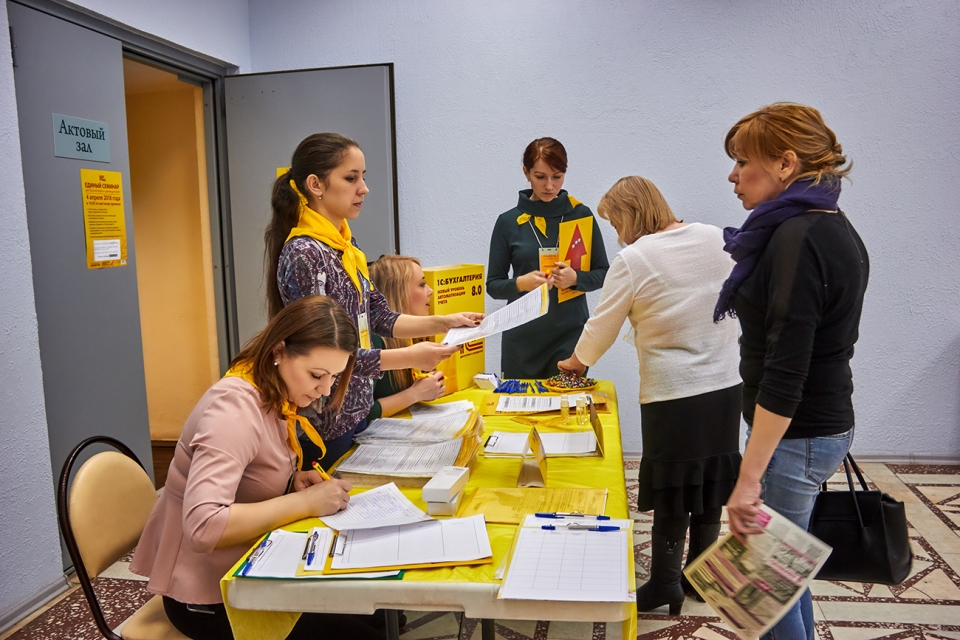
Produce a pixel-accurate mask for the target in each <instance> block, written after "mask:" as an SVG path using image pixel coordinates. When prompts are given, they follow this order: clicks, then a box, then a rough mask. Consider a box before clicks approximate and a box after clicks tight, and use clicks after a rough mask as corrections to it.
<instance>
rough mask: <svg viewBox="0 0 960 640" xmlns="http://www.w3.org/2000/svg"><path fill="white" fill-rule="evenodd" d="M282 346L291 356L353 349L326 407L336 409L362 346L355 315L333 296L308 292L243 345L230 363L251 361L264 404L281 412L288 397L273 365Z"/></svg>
mask: <svg viewBox="0 0 960 640" xmlns="http://www.w3.org/2000/svg"><path fill="white" fill-rule="evenodd" d="M281 343H282V344H283V346H282V347H281V348H282V349H283V351H284V353H286V354H287V355H289V356H293V357H297V356H305V355H307V354H308V353H310V352H311V351H313V350H314V349H316V348H318V347H323V348H327V349H336V350H338V351H346V352H348V353H350V358H349V359H348V360H347V366H346V368H345V369H344V370H343V371H342V372H341V373H340V376H339V379H340V383H339V384H337V385H336V389H334V390H333V393H332V394H331V396H330V399H329V401H328V402H326V403H325V405H324V408H325V409H328V410H336V409H339V408H340V405H341V404H342V403H343V397H344V396H345V395H346V393H347V386H348V385H347V381H348V380H349V379H350V376H351V375H352V374H353V365H354V362H355V360H356V357H357V349H358V348H359V347H360V336H359V335H358V333H357V327H356V325H354V324H353V319H352V318H351V317H350V315H349V314H348V313H347V312H346V311H345V310H344V308H343V307H341V306H340V303H338V302H337V301H336V300H334V299H333V298H328V297H327V296H307V297H306V298H300V299H299V300H296V301H294V302H291V303H290V304H289V305H288V306H286V307H285V308H283V309H281V310H280V311H279V312H278V313H277V314H276V315H275V316H273V318H271V319H270V322H268V323H267V326H266V327H265V328H264V329H263V331H261V332H260V333H258V334H257V335H255V336H254V337H253V338H251V339H250V341H249V342H247V344H245V345H244V347H243V350H242V351H240V353H238V354H237V357H235V358H234V359H233V362H231V363H230V366H231V367H235V366H237V365H238V364H240V363H244V362H246V363H249V364H250V365H251V367H252V375H253V382H254V384H256V385H257V388H258V389H260V396H261V398H262V399H263V406H264V407H265V408H266V407H270V408H272V409H274V410H275V411H276V412H277V415H280V409H281V407H282V406H283V402H284V400H286V399H287V397H286V391H287V389H286V385H284V383H283V378H281V377H280V374H279V373H277V367H276V366H274V364H273V363H274V361H275V355H274V353H275V351H276V349H277V347H278V346H280V345H281Z"/></svg>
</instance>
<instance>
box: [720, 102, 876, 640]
mask: <svg viewBox="0 0 960 640" xmlns="http://www.w3.org/2000/svg"><path fill="white" fill-rule="evenodd" d="M726 152H727V155H729V156H730V157H731V158H732V159H733V160H734V161H735V163H736V164H735V165H734V167H733V171H732V172H731V173H730V176H729V178H728V179H729V180H730V182H732V183H733V185H734V188H733V190H734V193H736V194H737V197H738V198H739V199H740V201H741V202H742V203H743V207H744V209H747V210H749V211H751V213H750V215H749V216H748V217H747V219H746V221H745V222H744V223H743V225H742V226H741V227H740V228H739V229H735V228H732V227H731V228H727V229H726V230H725V231H724V239H725V240H726V245H725V247H724V248H725V249H726V250H727V251H728V252H729V253H730V254H731V255H732V256H733V259H734V260H735V261H736V262H737V264H736V266H735V267H734V268H733V271H732V273H731V274H730V277H729V278H728V279H727V281H726V282H725V283H724V285H723V288H722V290H721V292H720V299H719V300H718V302H717V306H716V309H715V311H714V321H715V322H720V321H724V317H725V316H730V317H736V318H738V319H739V320H740V326H741V331H742V335H741V338H740V375H741V377H742V378H743V417H744V420H745V421H746V422H747V424H748V425H749V427H750V429H749V430H748V440H747V447H746V451H745V452H744V454H743V462H742V464H741V466H740V476H739V478H738V480H737V484H736V486H735V488H734V490H733V494H732V495H731V496H730V499H729V501H728V502H727V510H728V516H729V519H730V529H731V530H732V531H733V533H734V534H735V535H736V536H737V537H738V538H740V539H741V540H743V539H744V536H746V535H750V534H752V533H759V532H760V528H759V526H758V525H757V523H756V517H757V513H758V508H759V506H760V504H762V503H765V504H767V505H768V506H769V507H771V508H772V509H774V510H775V511H777V512H778V513H780V514H782V515H783V516H785V517H787V518H789V519H790V520H791V521H792V522H794V523H795V524H797V525H798V526H800V527H801V528H803V529H806V528H807V524H808V522H809V520H810V513H811V511H812V510H813V503H814V500H815V499H816V496H817V492H818V490H819V486H820V484H821V483H822V482H824V481H826V479H827V478H829V477H830V476H831V475H833V473H834V472H835V471H836V470H837V468H838V466H839V465H840V463H841V462H842V461H843V458H844V456H845V455H846V453H847V451H848V449H849V448H850V444H851V442H852V441H853V426H854V415H853V404H852V402H851V395H852V393H853V376H852V373H851V370H850V359H851V358H852V357H853V345H854V343H855V342H856V341H857V337H858V332H859V325H860V312H861V309H862V307H863V295H864V291H865V290H866V288H867V278H868V275H869V268H870V267H869V260H868V257H867V251H866V248H865V247H864V245H863V242H862V241H861V239H860V236H859V235H857V232H856V231H855V230H854V228H853V225H851V224H850V221H849V220H847V217H846V215H844V213H843V211H841V210H840V209H839V207H838V204H837V201H838V199H839V196H840V179H841V178H842V177H843V176H845V175H847V173H848V172H849V171H850V165H849V164H848V163H847V160H846V158H845V157H844V156H843V150H842V148H841V146H840V143H838V142H837V138H836V135H835V134H834V133H833V131H832V130H831V129H830V128H829V127H827V125H826V124H825V123H824V121H823V117H822V116H821V115H820V112H818V111H817V110H816V109H814V108H812V107H807V106H804V105H798V104H790V103H777V104H772V105H770V106H768V107H764V108H762V109H760V110H758V111H755V112H754V113H751V114H750V115H748V116H746V117H744V118H742V119H741V120H740V121H739V122H738V123H737V124H735V125H734V126H733V128H731V129H730V131H729V132H728V133H727V138H726ZM726 322H730V320H726ZM764 637H765V638H772V639H776V640H782V639H786V638H789V639H794V638H796V639H804V638H806V639H809V640H812V639H813V638H814V624H813V603H812V601H811V598H810V592H809V591H806V592H805V593H804V594H803V596H802V597H801V598H800V600H799V601H798V602H797V603H796V604H795V605H794V606H793V607H792V608H791V610H790V611H789V612H788V613H787V614H786V616H784V618H783V619H781V620H780V622H778V623H777V624H776V625H775V626H774V627H773V628H772V629H771V630H770V632H768V633H767V634H766V635H765V636H764Z"/></svg>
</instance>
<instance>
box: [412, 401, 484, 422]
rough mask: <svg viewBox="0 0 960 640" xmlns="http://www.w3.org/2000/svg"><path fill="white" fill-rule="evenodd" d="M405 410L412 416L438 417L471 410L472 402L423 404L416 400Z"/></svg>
mask: <svg viewBox="0 0 960 640" xmlns="http://www.w3.org/2000/svg"><path fill="white" fill-rule="evenodd" d="M407 410H408V411H409V412H410V415H412V416H413V417H414V418H438V417H440V416H446V415H450V414H451V413H460V412H463V411H467V412H469V411H473V403H472V402H470V401H469V400H457V401H456V402H441V403H438V404H424V403H422V402H418V403H416V404H414V405H411V406H410V408H409V409H407Z"/></svg>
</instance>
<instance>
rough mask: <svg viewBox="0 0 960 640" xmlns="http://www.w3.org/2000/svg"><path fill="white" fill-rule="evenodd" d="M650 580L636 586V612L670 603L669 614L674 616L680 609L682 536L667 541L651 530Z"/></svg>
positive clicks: (681, 604)
mask: <svg viewBox="0 0 960 640" xmlns="http://www.w3.org/2000/svg"><path fill="white" fill-rule="evenodd" d="M650 535H651V538H652V547H651V551H652V553H651V559H650V579H649V580H648V581H647V582H646V583H644V584H643V586H641V587H639V588H637V611H652V610H653V609H656V608H657V607H662V606H663V605H665V604H667V605H670V615H672V616H678V615H680V611H681V609H682V608H683V587H681V586H680V561H681V560H682V559H683V538H684V536H683V535H682V534H681V536H680V537H679V538H678V539H675V540H668V539H667V537H666V536H663V535H661V534H659V533H657V532H656V531H653V532H651V534H650Z"/></svg>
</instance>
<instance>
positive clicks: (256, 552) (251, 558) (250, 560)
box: [240, 537, 270, 576]
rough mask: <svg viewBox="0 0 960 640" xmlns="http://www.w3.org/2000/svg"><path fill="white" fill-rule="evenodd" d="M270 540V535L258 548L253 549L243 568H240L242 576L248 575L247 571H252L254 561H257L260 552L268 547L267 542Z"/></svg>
mask: <svg viewBox="0 0 960 640" xmlns="http://www.w3.org/2000/svg"><path fill="white" fill-rule="evenodd" d="M269 540H270V538H269V537H267V538H264V539H263V541H262V542H261V543H260V544H259V545H257V548H256V549H254V550H253V553H251V554H250V555H249V556H248V557H247V562H246V564H244V565H243V569H241V570H240V575H241V576H245V575H247V572H248V571H250V567H252V566H253V563H254V562H256V560H257V558H259V557H260V554H262V553H263V550H264V549H266V548H267V543H268V542H269Z"/></svg>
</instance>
